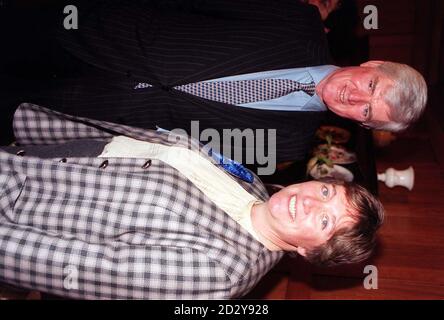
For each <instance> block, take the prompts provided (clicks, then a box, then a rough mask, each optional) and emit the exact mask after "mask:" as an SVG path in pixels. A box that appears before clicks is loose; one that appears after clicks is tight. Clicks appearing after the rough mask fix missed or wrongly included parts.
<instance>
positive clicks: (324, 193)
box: [321, 185, 329, 198]
mask: <svg viewBox="0 0 444 320" xmlns="http://www.w3.org/2000/svg"><path fill="white" fill-rule="evenodd" d="M321 192H322V196H323V197H324V198H327V197H328V194H329V191H328V188H327V187H326V186H325V185H323V186H322V189H321Z"/></svg>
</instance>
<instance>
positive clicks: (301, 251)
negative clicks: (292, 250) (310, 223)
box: [296, 247, 307, 257]
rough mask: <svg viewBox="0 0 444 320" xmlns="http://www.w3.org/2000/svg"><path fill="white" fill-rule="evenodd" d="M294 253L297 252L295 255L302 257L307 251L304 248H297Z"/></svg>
mask: <svg viewBox="0 0 444 320" xmlns="http://www.w3.org/2000/svg"><path fill="white" fill-rule="evenodd" d="M296 251H297V253H299V254H300V255H301V256H303V257H306V256H307V250H306V249H305V248H302V247H297V248H296Z"/></svg>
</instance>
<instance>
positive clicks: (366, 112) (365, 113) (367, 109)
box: [362, 105, 370, 120]
mask: <svg viewBox="0 0 444 320" xmlns="http://www.w3.org/2000/svg"><path fill="white" fill-rule="evenodd" d="M369 114H370V105H366V106H365V107H364V109H363V110H362V117H363V119H364V120H367V119H368V117H369Z"/></svg>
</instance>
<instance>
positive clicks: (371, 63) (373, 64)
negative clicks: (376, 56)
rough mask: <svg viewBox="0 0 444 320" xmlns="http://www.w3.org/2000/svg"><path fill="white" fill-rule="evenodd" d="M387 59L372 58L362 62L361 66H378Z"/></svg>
mask: <svg viewBox="0 0 444 320" xmlns="http://www.w3.org/2000/svg"><path fill="white" fill-rule="evenodd" d="M384 62H385V61H382V60H370V61H367V62H364V63H361V64H360V66H361V67H369V68H376V67H379V66H380V65H381V64H383V63H384Z"/></svg>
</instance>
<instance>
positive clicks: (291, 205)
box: [288, 195, 296, 221]
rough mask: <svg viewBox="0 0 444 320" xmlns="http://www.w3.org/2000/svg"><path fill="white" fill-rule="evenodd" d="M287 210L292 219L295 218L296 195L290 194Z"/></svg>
mask: <svg viewBox="0 0 444 320" xmlns="http://www.w3.org/2000/svg"><path fill="white" fill-rule="evenodd" d="M288 211H290V216H291V219H292V220H293V221H295V220H296V196H295V195H294V196H292V197H291V198H290V201H289V204H288Z"/></svg>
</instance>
